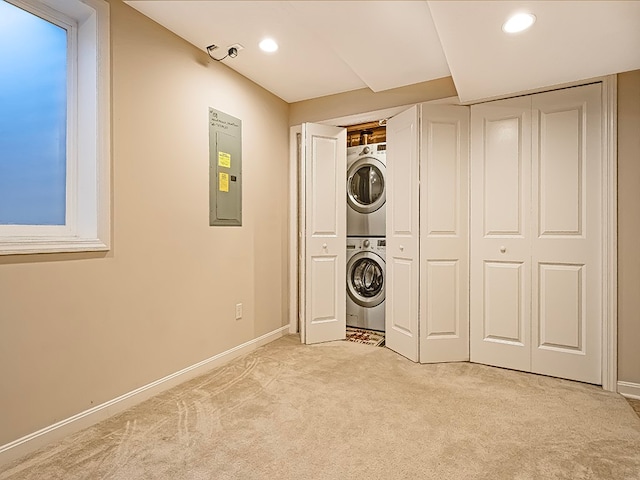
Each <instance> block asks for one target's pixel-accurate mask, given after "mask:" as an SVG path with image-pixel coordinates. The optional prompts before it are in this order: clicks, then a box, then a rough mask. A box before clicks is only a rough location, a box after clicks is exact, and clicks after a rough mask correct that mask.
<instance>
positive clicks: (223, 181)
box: [218, 172, 229, 192]
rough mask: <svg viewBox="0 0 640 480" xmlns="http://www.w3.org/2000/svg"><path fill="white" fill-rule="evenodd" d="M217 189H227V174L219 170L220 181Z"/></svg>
mask: <svg viewBox="0 0 640 480" xmlns="http://www.w3.org/2000/svg"><path fill="white" fill-rule="evenodd" d="M218 190H220V191H221V192H228V191H229V174H228V173H224V172H220V181H219V182H218Z"/></svg>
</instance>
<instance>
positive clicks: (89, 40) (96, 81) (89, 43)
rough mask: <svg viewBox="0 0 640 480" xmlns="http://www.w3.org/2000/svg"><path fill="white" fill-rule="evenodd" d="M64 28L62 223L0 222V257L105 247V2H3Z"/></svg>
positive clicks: (107, 238) (107, 72) (107, 192)
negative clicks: (64, 158) (64, 112)
mask: <svg viewBox="0 0 640 480" xmlns="http://www.w3.org/2000/svg"><path fill="white" fill-rule="evenodd" d="M6 1H7V2H8V3H11V4H12V5H14V6H16V7H18V8H21V9H23V10H25V11H27V12H29V13H32V14H34V15H37V16H39V17H41V18H43V19H44V20H46V21H49V22H51V23H53V24H55V25H58V26H60V27H62V28H64V29H65V30H67V32H68V34H67V52H68V77H67V89H68V96H67V99H68V100H67V152H66V155H67V158H66V165H67V168H66V171H67V173H66V211H65V225H0V255H11V254H25V253H54V252H86V251H106V250H109V249H110V236H111V232H110V220H111V207H110V196H111V191H110V177H111V152H110V143H111V142H110V121H111V119H110V65H109V63H110V60H109V59H110V54H109V5H108V4H107V3H106V2H105V1H104V0H6Z"/></svg>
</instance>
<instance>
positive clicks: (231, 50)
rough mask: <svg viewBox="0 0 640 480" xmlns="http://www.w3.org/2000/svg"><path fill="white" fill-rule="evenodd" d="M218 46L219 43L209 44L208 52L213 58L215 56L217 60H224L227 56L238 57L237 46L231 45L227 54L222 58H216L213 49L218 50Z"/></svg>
mask: <svg viewBox="0 0 640 480" xmlns="http://www.w3.org/2000/svg"><path fill="white" fill-rule="evenodd" d="M217 48H218V46H217V45H209V46H208V47H207V53H208V54H209V56H210V57H211V58H213V59H214V60H215V61H216V62H221V61H222V60H224V59H225V58H227V57H229V58H236V57H237V56H238V49H237V48H236V47H229V50H227V54H226V55H225V56H224V57H222V58H216V57H214V56H213V53H212V52H213V51H214V50H216V49H217Z"/></svg>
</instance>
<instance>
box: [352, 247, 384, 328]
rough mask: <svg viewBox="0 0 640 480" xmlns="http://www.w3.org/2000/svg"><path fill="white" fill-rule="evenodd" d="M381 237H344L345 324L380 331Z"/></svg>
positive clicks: (382, 304)
mask: <svg viewBox="0 0 640 480" xmlns="http://www.w3.org/2000/svg"><path fill="white" fill-rule="evenodd" d="M386 248H387V247H386V240H385V239H384V238H371V237H369V238H362V237H357V238H356V237H351V238H347V325H348V326H350V327H358V328H368V329H370V330H379V331H384V299H385V261H386Z"/></svg>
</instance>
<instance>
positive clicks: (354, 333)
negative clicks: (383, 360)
mask: <svg viewBox="0 0 640 480" xmlns="http://www.w3.org/2000/svg"><path fill="white" fill-rule="evenodd" d="M347 340H348V341H350V342H356V343H364V344H366V345H371V346H372V347H383V346H384V332H377V331H375V330H365V329H364V328H354V327H347Z"/></svg>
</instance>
